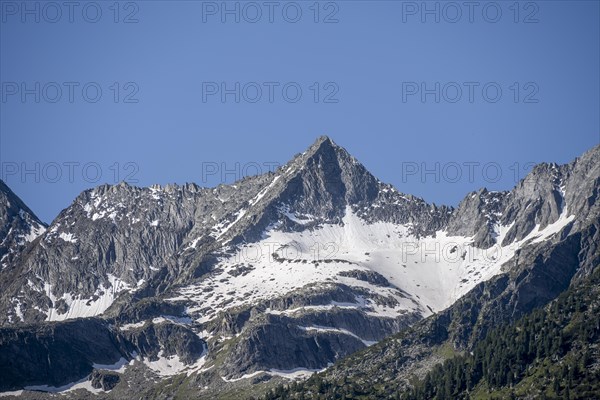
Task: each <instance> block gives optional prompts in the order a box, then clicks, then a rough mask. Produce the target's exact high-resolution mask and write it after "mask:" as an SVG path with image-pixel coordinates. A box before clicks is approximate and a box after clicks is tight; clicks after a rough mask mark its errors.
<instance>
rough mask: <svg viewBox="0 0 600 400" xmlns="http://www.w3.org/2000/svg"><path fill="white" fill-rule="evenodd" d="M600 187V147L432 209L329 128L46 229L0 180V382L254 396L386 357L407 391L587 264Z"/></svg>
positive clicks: (125, 195)
mask: <svg viewBox="0 0 600 400" xmlns="http://www.w3.org/2000/svg"><path fill="white" fill-rule="evenodd" d="M599 188H600V146H597V147H595V148H593V149H591V150H589V151H588V152H586V153H585V154H583V155H582V156H581V157H579V158H577V159H575V160H574V161H573V162H571V163H569V164H566V165H556V164H540V165H538V166H536V167H535V168H534V169H533V170H532V172H531V173H530V174H529V175H528V176H527V177H525V178H524V179H523V180H522V181H520V182H519V183H518V184H517V185H516V187H514V188H513V189H512V190H511V191H505V192H491V191H488V190H486V189H481V190H479V191H476V192H473V193H469V194H467V195H466V197H465V198H464V199H463V201H461V202H460V204H459V205H458V207H456V208H453V207H447V206H436V205H435V204H429V203H427V202H426V201H424V200H423V199H420V198H418V197H415V196H412V195H410V194H404V193H400V192H399V191H398V190H397V189H395V188H394V187H393V186H391V185H388V184H385V183H383V182H381V181H379V180H378V179H377V178H376V177H374V176H373V175H372V174H371V173H369V171H367V170H366V168H365V167H364V166H363V165H362V164H360V162H359V161H358V160H356V159H355V158H354V157H352V156H351V155H350V154H348V152H347V151H346V150H345V149H343V148H342V147H340V146H339V145H337V144H336V143H334V142H333V141H332V140H331V139H329V138H328V137H321V138H319V139H317V141H316V142H315V143H314V144H313V145H312V146H310V147H309V148H308V149H307V150H306V151H304V152H303V153H301V154H298V155H297V156H295V157H294V158H293V159H292V160H291V161H290V162H288V163H287V164H285V165H283V166H281V167H279V168H278V169H277V170H276V171H274V172H270V173H267V174H264V175H258V176H252V177H248V178H244V179H242V180H240V181H237V182H235V183H234V184H231V185H219V186H217V187H214V188H205V187H200V186H197V185H195V184H185V185H181V186H179V185H167V186H164V187H162V186H151V187H147V188H140V187H135V186H130V185H128V184H126V183H120V184H118V185H114V186H109V185H103V186H99V187H96V188H94V189H90V190H86V191H84V192H83V193H81V194H80V195H79V196H78V197H77V198H75V199H74V200H73V202H72V204H71V205H70V206H69V207H67V208H66V209H64V210H63V211H62V212H61V213H60V214H59V215H58V216H57V217H56V219H55V220H54V221H52V223H51V224H50V225H49V226H46V225H45V224H43V223H42V222H41V221H40V220H39V219H38V218H37V217H36V216H35V214H34V213H33V212H32V211H31V210H30V209H29V208H28V207H27V206H26V205H25V204H24V203H23V201H21V200H20V199H19V198H18V197H17V196H16V195H15V194H14V193H13V192H12V191H11V190H10V189H9V188H8V187H7V186H6V185H5V184H4V183H3V182H0V396H19V397H20V398H32V399H33V398H36V399H37V398H46V397H48V398H49V397H50V396H52V394H54V393H57V392H58V393H60V394H61V395H63V396H64V398H67V399H68V398H74V399H75V398H76V399H80V398H95V399H96V398H107V399H122V398H140V399H154V398H158V399H162V398H164V399H172V398H181V399H188V398H198V399H203V398H223V399H235V398H240V399H245V398H258V397H261V396H263V395H265V393H267V391H268V390H269V389H271V388H275V387H278V388H281V387H282V386H281V385H284V387H285V385H289V384H290V382H297V381H301V380H302V379H305V378H307V377H309V376H310V375H312V374H314V373H315V372H320V371H325V372H323V374H329V375H326V376H329V377H331V379H334V378H335V379H339V378H340V376H343V375H344V374H348V375H352V376H357V379H359V378H365V376H364V375H361V376H360V377H359V376H358V374H359V371H371V375H368V376H367V378H365V379H367V381H368V380H369V379H374V378H375V377H378V376H384V375H382V372H381V371H379V370H378V369H377V368H379V367H381V366H385V368H383V367H382V370H383V369H385V370H386V371H387V372H386V374H387V375H385V376H386V377H387V378H386V379H388V378H389V380H394V379H395V380H397V381H398V382H403V383H402V384H400V383H399V384H398V385H397V387H398V388H402V387H408V386H410V382H411V379H412V376H413V375H414V374H415V373H417V372H418V371H421V372H423V371H425V372H426V371H427V370H429V369H431V368H432V365H434V364H435V363H436V362H437V361H440V353H436V352H434V351H433V350H432V349H433V348H434V346H441V345H444V346H450V347H451V348H452V349H454V350H455V351H470V350H471V349H472V348H473V347H474V346H475V344H476V343H478V342H479V341H480V340H482V339H483V338H484V337H485V335H486V333H487V332H488V331H490V330H492V329H493V328H494V327H496V326H497V325H499V324H502V323H506V322H509V321H511V320H513V319H515V318H517V317H519V316H522V315H525V314H526V313H528V312H530V311H531V310H533V309H535V308H536V307H541V306H544V305H546V304H548V303H549V302H550V301H552V300H553V299H554V298H556V297H557V296H558V295H559V294H560V293H561V292H562V291H564V290H566V289H567V288H569V286H570V285H571V284H572V282H573V281H576V280H582V279H585V277H587V276H589V275H590V274H591V273H592V271H594V269H595V268H596V267H597V266H598V263H599V254H600V252H599V251H598V245H599V244H600V241H599V239H598V228H600V225H599V220H600V218H599V216H600V205H599V203H598V201H597V200H598V196H599V190H600V189H599ZM393 335H404V336H402V337H403V338H405V339H403V340H400V339H394V340H390V339H386V338H389V337H395V336H393ZM401 354H402V355H403V356H402V357H399V355H401ZM358 355H360V358H358V359H357V357H359V356H358ZM349 360H353V361H352V363H351V364H348V363H350V362H351V361H349ZM392 364H393V367H391V365H392ZM407 371H410V373H409V372H407ZM415 371H417V372H415ZM423 373H424V372H423ZM319 375H321V374H319ZM311 379H312V378H311ZM398 390H400V389H398ZM269 393H270V394H271V395H272V394H273V393H272V392H269ZM313 394H314V393H313ZM303 396H304V394H303ZM310 396H311V394H310V393H308V394H307V395H306V397H302V398H311V397H310ZM313 397H314V398H318V397H317V396H316V395H315V396H313Z"/></svg>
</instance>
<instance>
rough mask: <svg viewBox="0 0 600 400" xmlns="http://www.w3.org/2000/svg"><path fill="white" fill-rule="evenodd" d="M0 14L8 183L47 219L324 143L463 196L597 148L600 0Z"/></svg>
mask: <svg viewBox="0 0 600 400" xmlns="http://www.w3.org/2000/svg"><path fill="white" fill-rule="evenodd" d="M0 18H1V19H0V24H1V25H0V82H1V84H2V86H0V107H1V109H0V162H1V167H2V170H1V172H2V176H0V178H2V179H4V180H5V181H6V182H7V184H8V185H9V186H10V187H11V188H12V189H13V190H14V191H15V192H16V193H17V194H18V195H19V196H21V197H22V198H23V200H24V201H25V202H26V203H27V204H28V205H29V206H30V207H31V208H32V209H33V210H34V211H35V212H36V213H37V214H38V215H39V216H40V217H41V218H42V219H43V220H44V221H46V222H50V221H51V220H52V219H53V218H54V217H55V216H56V215H57V214H58V212H60V210H61V209H63V208H65V207H67V206H68V205H69V204H70V203H71V201H72V200H73V199H74V198H75V196H77V195H78V194H79V193H80V192H81V191H82V190H84V189H86V188H90V187H94V186H96V185H99V184H101V183H104V182H108V183H115V182H117V181H119V180H122V179H126V180H128V181H130V182H132V183H136V184H137V185H140V186H147V185H151V184H154V183H159V184H166V183H171V182H175V183H184V182H196V183H198V184H200V185H202V186H214V185H216V184H218V183H220V182H221V181H226V182H231V181H233V180H234V179H236V178H240V177H242V176H243V175H245V174H253V173H256V172H261V171H262V172H266V171H267V170H269V169H270V168H272V165H273V164H272V163H279V164H283V163H285V162H286V161H287V160H289V159H290V158H291V157H292V156H293V155H294V154H296V153H298V152H302V151H304V150H305V148H306V147H308V146H309V145H310V144H311V143H312V142H313V141H314V140H315V138H317V137H318V136H320V135H323V134H326V135H328V136H330V137H331V138H332V139H333V140H334V141H336V142H337V143H338V144H340V145H341V146H343V147H345V148H346V149H347V150H348V151H349V152H350V153H352V154H353V155H354V156H355V157H357V158H358V159H359V160H360V161H361V162H362V163H363V164H364V165H365V166H366V167H367V168H368V169H369V170H370V171H371V172H372V173H373V174H374V175H376V176H377V177H378V178H379V179H381V180H382V181H384V182H389V183H392V184H394V185H395V186H396V187H397V188H398V189H399V190H400V191H402V192H407V193H412V194H415V195H418V196H421V197H423V198H424V199H425V200H427V201H430V202H435V203H437V204H449V205H456V204H458V202H459V201H460V200H461V199H462V198H463V197H464V195H465V194H466V193H467V192H468V191H471V190H476V189H477V188H479V187H482V186H486V187H488V188H490V189H509V188H511V187H512V186H514V184H515V181H516V179H517V178H520V177H522V176H523V175H524V174H525V173H526V172H527V170H528V169H529V168H530V163H533V162H541V161H549V162H558V163H565V162H568V161H570V160H572V159H573V158H575V157H576V156H578V155H580V154H581V153H583V152H584V151H585V150H587V149H589V148H591V147H592V146H594V145H596V144H598V143H599V142H600V126H599V124H600V117H599V110H600V100H599V93H600V83H599V74H600V72H599V71H600V63H599V62H600V54H599V49H600V42H599V40H600V32H599V22H600V7H599V2H598V1H537V2H525V1H522V2H518V3H516V2H515V1H497V2H487V1H479V2H463V1H459V2H435V1H430V2H422V1H419V2H406V1H373V0H370V1H332V2H327V1H320V2H318V3H317V2H315V1H295V2H287V1H285V2H278V1H273V2H267V1H258V2H248V1H244V2H236V1H228V2H222V1H218V2H203V1H168V2H167V1H133V2H127V1H122V2H118V3H115V2H114V1H107V2H104V1H97V2H87V1H80V2H71V3H69V2H66V3H65V2H63V1H58V2H36V1H26V2H25V1H6V0H1V1H0ZM499 91H500V92H499ZM299 93H301V95H299ZM98 94H100V96H99V95H98ZM499 174H501V175H499ZM223 175H225V176H223Z"/></svg>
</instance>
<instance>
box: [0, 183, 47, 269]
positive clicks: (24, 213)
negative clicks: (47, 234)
mask: <svg viewBox="0 0 600 400" xmlns="http://www.w3.org/2000/svg"><path fill="white" fill-rule="evenodd" d="M45 230H46V225H45V224H44V223H43V222H42V221H40V220H39V219H38V217H36V215H35V214H34V213H33V211H31V210H30V209H29V207H27V206H26V205H25V203H23V201H21V199H20V198H19V197H18V196H17V195H15V194H14V193H13V191H12V190H10V188H9V187H8V186H6V184H4V182H2V181H0V270H2V269H4V268H6V267H8V266H11V265H13V263H14V261H15V258H16V257H17V256H18V255H19V254H20V253H21V252H22V251H23V249H24V248H25V247H26V246H27V245H28V244H29V243H31V242H33V241H34V240H35V239H36V238H37V237H38V236H40V235H41V234H42V233H44V231H45Z"/></svg>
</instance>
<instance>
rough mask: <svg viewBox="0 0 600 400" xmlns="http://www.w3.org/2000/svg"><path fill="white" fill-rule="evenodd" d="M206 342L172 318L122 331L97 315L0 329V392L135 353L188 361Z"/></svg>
mask: <svg viewBox="0 0 600 400" xmlns="http://www.w3.org/2000/svg"><path fill="white" fill-rule="evenodd" d="M204 347H205V344H204V342H203V341H202V340H201V339H200V338H199V337H198V336H197V335H196V334H194V333H193V332H191V331H190V330H189V329H188V328H186V327H183V326H180V325H174V324H171V323H160V324H152V323H148V324H146V326H144V327H142V328H139V329H132V330H127V331H123V332H120V331H118V330H115V329H113V328H112V326H111V325H110V324H108V323H107V322H106V321H102V320H100V319H96V318H86V319H77V320H73V321H65V322H53V323H46V324H34V325H25V326H22V327H19V328H0V375H1V376H2V379H0V391H6V390H15V389H22V388H23V387H25V386H37V385H47V386H52V387H61V386H64V385H67V384H69V383H72V382H77V381H79V380H81V379H82V378H84V377H86V376H88V375H90V374H91V373H92V371H93V370H94V365H95V364H100V365H103V366H110V365H114V364H116V363H118V362H119V360H121V359H125V360H127V361H129V360H131V359H133V358H134V357H135V356H136V355H141V356H143V357H144V358H145V359H149V360H150V361H152V360H156V359H157V357H158V354H159V352H161V354H162V355H163V356H166V357H169V356H173V355H177V356H179V358H180V359H181V360H182V361H183V362H184V363H185V364H192V363H194V362H195V361H196V360H197V359H198V358H199V357H200V356H201V355H202V353H203V352H204ZM90 380H92V385H99V386H94V387H100V386H101V387H103V388H107V387H110V386H111V385H112V386H114V385H116V384H117V383H118V381H119V379H116V380H115V379H114V378H112V377H111V375H105V374H104V373H99V372H95V373H93V374H92V375H91V376H90ZM105 390H110V389H105Z"/></svg>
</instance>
